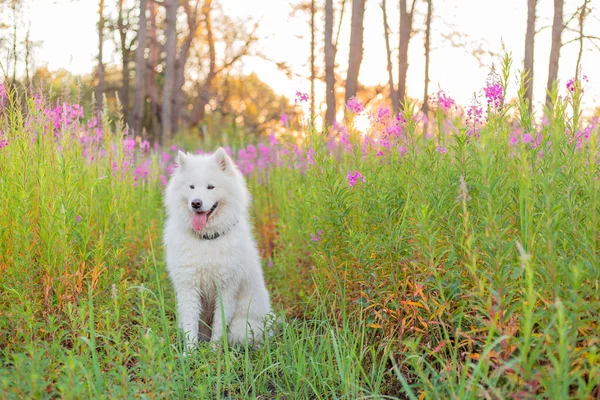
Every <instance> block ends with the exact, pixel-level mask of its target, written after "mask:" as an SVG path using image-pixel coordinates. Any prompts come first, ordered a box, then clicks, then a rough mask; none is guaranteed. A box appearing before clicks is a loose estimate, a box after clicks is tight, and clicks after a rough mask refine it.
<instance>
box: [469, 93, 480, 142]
mask: <svg viewBox="0 0 600 400" xmlns="http://www.w3.org/2000/svg"><path fill="white" fill-rule="evenodd" d="M482 121H483V109H482V108H481V106H480V105H479V101H478V100H477V97H476V96H475V95H473V103H472V104H471V106H469V108H467V120H466V124H467V125H469V127H470V129H469V132H468V135H474V136H476V137H479V129H480V128H481V124H482Z"/></svg>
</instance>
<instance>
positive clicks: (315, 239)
mask: <svg viewBox="0 0 600 400" xmlns="http://www.w3.org/2000/svg"><path fill="white" fill-rule="evenodd" d="M322 234H323V229H319V230H318V231H317V233H316V234H315V233H311V234H310V240H311V241H313V242H318V241H319V240H321V235H322Z"/></svg>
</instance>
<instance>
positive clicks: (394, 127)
mask: <svg viewBox="0 0 600 400" xmlns="http://www.w3.org/2000/svg"><path fill="white" fill-rule="evenodd" d="M401 133H402V126H401V125H400V124H399V123H397V122H394V123H392V124H390V125H388V126H386V128H385V129H384V131H383V136H385V137H393V138H396V137H398V136H400V134H401Z"/></svg>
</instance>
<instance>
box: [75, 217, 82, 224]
mask: <svg viewBox="0 0 600 400" xmlns="http://www.w3.org/2000/svg"><path fill="white" fill-rule="evenodd" d="M79 221H81V216H79V215H76V216H75V223H78V222H79Z"/></svg>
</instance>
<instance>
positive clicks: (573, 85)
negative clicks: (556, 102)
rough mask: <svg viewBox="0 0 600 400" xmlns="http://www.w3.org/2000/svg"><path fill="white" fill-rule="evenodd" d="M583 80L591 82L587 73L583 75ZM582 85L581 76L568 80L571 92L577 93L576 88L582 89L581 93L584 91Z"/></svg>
mask: <svg viewBox="0 0 600 400" xmlns="http://www.w3.org/2000/svg"><path fill="white" fill-rule="evenodd" d="M581 80H582V81H584V82H589V80H588V77H587V76H586V75H583V76H582V77H581ZM581 86H582V85H581V81H580V80H579V78H571V79H569V80H568V81H567V90H569V92H571V93H575V90H576V89H581V93H583V88H582V87H581Z"/></svg>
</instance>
